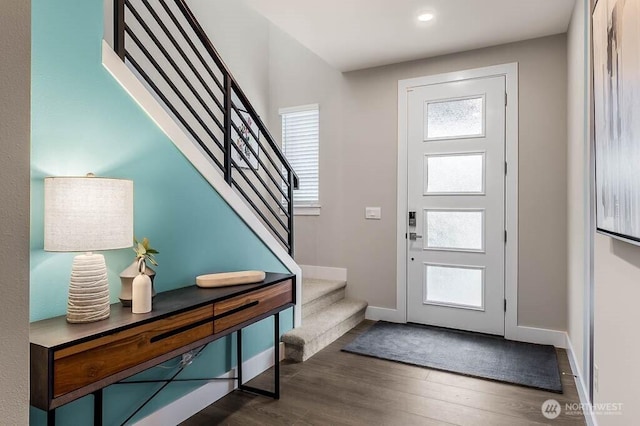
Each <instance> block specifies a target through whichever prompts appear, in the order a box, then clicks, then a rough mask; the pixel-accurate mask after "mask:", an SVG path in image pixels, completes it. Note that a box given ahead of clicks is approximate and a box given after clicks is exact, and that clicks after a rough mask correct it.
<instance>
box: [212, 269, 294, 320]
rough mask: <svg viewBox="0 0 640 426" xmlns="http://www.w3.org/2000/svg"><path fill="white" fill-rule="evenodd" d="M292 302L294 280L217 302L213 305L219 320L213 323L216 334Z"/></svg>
mask: <svg viewBox="0 0 640 426" xmlns="http://www.w3.org/2000/svg"><path fill="white" fill-rule="evenodd" d="M291 302H293V281H292V280H287V281H284V282H281V283H279V284H276V285H273V286H270V287H266V288H263V289H260V290H256V291H252V292H251V293H247V294H243V295H241V296H236V297H233V298H231V299H227V300H223V301H222V302H217V303H215V304H214V305H213V312H214V315H215V317H216V318H217V319H216V320H215V321H214V323H213V329H214V332H215V333H220V332H221V331H224V330H226V329H228V328H231V327H234V326H236V325H238V324H242V323H243V322H245V321H248V320H250V319H251V318H255V317H257V316H259V315H262V314H264V313H266V312H269V311H270V310H272V309H275V308H277V307H280V306H282V305H285V304H287V303H291Z"/></svg>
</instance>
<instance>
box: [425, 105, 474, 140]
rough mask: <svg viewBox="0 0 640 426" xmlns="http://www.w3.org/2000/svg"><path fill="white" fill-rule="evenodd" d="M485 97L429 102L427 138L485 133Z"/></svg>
mask: <svg viewBox="0 0 640 426" xmlns="http://www.w3.org/2000/svg"><path fill="white" fill-rule="evenodd" d="M483 109H484V97H483V96H479V97H477V98H469V99H456V100H451V101H441V102H427V108H426V115H427V117H426V120H425V123H426V127H427V128H426V132H425V136H426V137H425V139H443V138H460V137H463V136H471V137H473V136H483V135H484V111H483Z"/></svg>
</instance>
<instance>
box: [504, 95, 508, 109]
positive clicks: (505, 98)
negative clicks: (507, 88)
mask: <svg viewBox="0 0 640 426" xmlns="http://www.w3.org/2000/svg"><path fill="white" fill-rule="evenodd" d="M504 106H507V92H504Z"/></svg>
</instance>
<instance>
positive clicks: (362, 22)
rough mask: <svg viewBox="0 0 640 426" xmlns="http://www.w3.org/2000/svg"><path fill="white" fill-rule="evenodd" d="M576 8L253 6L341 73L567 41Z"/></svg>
mask: <svg viewBox="0 0 640 426" xmlns="http://www.w3.org/2000/svg"><path fill="white" fill-rule="evenodd" d="M574 1H575V0H246V2H247V3H248V4H249V5H250V6H251V7H253V8H254V9H255V10H257V11H258V12H259V13H260V14H262V15H264V16H265V17H266V18H267V19H269V20H270V21H271V22H273V23H274V24H275V25H277V26H278V27H280V28H281V29H282V30H284V31H285V32H287V33H289V34H290V35H291V36H292V37H293V38H295V39H296V40H298V41H299V42H300V43H302V44H303V45H304V46H306V47H307V48H308V49H310V50H312V51H313V52H315V53H316V54H317V55H318V56H320V57H321V58H323V59H324V60H325V61H327V62H328V63H329V64H331V65H332V66H334V67H335V68H337V69H339V70H340V71H353V70H357V69H362V68H369V67H374V66H379V65H386V64H392V63H397V62H403V61H409V60H414V59H421V58H428V57H432V56H438V55H443V54H448V53H454V52H462V51H465V50H471V49H478V48H481V47H488V46H496V45H499V44H504V43H509V42H514V41H520V40H527V39H531V38H536V37H542V36H547V35H552V34H558V33H564V32H566V31H567V27H568V26H569V20H570V19H571V13H572V10H573V5H574ZM423 12H434V13H435V15H436V17H435V19H434V20H432V21H430V22H427V23H422V22H418V20H417V19H416V18H417V16H418V15H419V14H420V13H423Z"/></svg>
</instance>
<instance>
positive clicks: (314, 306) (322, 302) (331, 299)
mask: <svg viewBox="0 0 640 426" xmlns="http://www.w3.org/2000/svg"><path fill="white" fill-rule="evenodd" d="M344 296H345V290H344V288H341V289H338V290H335V291H332V292H331V293H328V294H325V295H324V296H322V297H319V298H318V299H315V300H312V301H311V302H309V303H305V304H304V305H302V318H303V319H304V318H306V317H308V316H309V315H313V314H315V313H317V312H320V311H322V310H323V309H324V308H326V307H328V306H331V305H332V304H334V303H335V302H337V301H339V300H342V299H344Z"/></svg>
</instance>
